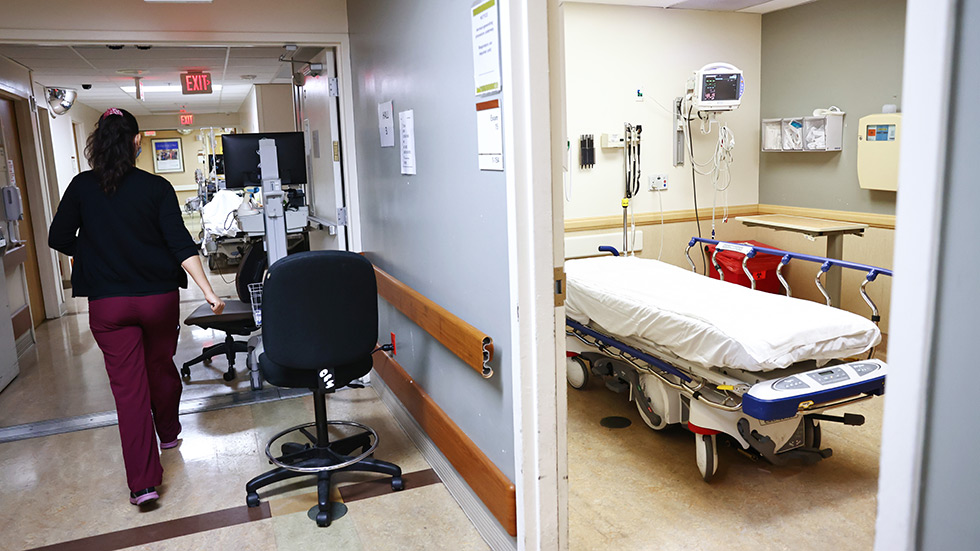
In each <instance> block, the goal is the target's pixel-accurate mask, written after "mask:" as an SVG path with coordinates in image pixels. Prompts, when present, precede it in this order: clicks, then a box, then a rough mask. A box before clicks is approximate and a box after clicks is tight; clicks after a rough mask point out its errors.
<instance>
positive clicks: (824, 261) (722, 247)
mask: <svg viewBox="0 0 980 551" xmlns="http://www.w3.org/2000/svg"><path fill="white" fill-rule="evenodd" d="M697 243H704V244H706V245H714V246H715V252H714V253H713V254H712V255H711V264H712V265H714V267H715V269H716V270H718V275H719V277H720V278H721V279H722V280H724V278H725V276H724V272H722V270H721V266H719V265H718V261H717V259H716V257H717V256H718V252H719V251H734V252H737V253H741V254H742V255H744V258H743V259H742V271H744V272H745V275H746V276H748V278H749V282H750V284H751V287H752V288H753V289H755V277H754V276H753V275H752V271H751V270H749V267H748V262H749V259H750V258H753V257H755V256H756V255H757V254H759V253H764V254H771V255H773V256H778V257H781V260H780V262H779V265H778V266H777V267H776V277H777V278H778V279H779V283H780V284H781V285H782V286H783V289H785V290H786V296H793V290H792V289H790V286H789V282H787V281H786V278H784V277H783V273H782V270H783V266H785V265H787V264H789V262H790V261H791V260H803V261H806V262H815V263H817V264H820V269H819V271H817V276H816V278H814V282H815V283H816V285H817V289H819V290H820V293H821V294H822V295H823V297H824V300H825V301H826V302H827V306H830V302H831V301H830V294H829V293H828V292H827V289H826V288H825V287H824V286H823V283H822V282H821V281H820V276H822V275H823V274H825V273H827V271H828V270H830V268H832V267H833V266H840V267H841V268H846V269H848V270H857V271H860V272H865V273H866V275H865V277H864V281H862V282H861V290H860V292H861V298H863V299H864V302H866V303H867V304H868V306H869V307H871V321H873V322H875V323H878V322H879V321H881V316H880V315H879V313H878V307H877V306H876V305H875V303H874V301H872V300H871V297H869V296H868V293H867V289H866V288H867V286H868V283H871V282H872V281H874V280H875V279H877V278H878V276H879V275H885V276H888V277H891V276H892V271H891V270H888V269H885V268H879V267H878V266H871V265H868V264H861V263H859V262H850V261H847V260H838V259H836V258H827V257H824V256H814V255H812V254H803V253H794V252H790V251H781V250H779V249H770V248H768V247H758V246H755V245H750V244H748V243H731V242H728V241H718V240H717V239H705V238H703V237H692V238H691V240H690V241H689V242H688V244H687V249H685V250H684V254H685V255H686V256H687V262H688V264H690V265H691V270H693V271H695V272H696V271H697V267H696V266H695V265H694V260H692V259H691V247H693V246H694V245H696V244H697Z"/></svg>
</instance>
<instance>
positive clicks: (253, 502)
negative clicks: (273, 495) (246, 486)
mask: <svg viewBox="0 0 980 551" xmlns="http://www.w3.org/2000/svg"><path fill="white" fill-rule="evenodd" d="M245 504H246V505H248V506H249V507H258V506H259V494H257V493H255V492H252V493H250V494H248V495H246V496H245Z"/></svg>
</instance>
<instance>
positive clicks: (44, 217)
mask: <svg viewBox="0 0 980 551" xmlns="http://www.w3.org/2000/svg"><path fill="white" fill-rule="evenodd" d="M32 82H33V80H32ZM0 96H2V97H4V98H6V99H9V100H11V101H12V102H13V104H14V118H15V120H16V122H17V129H18V137H19V141H20V143H19V144H18V145H19V146H20V155H21V161H22V162H23V166H24V188H25V189H26V190H27V197H26V201H25V202H26V203H27V204H28V205H29V206H30V216H31V227H30V230H31V233H32V235H34V236H35V253H36V254H35V258H36V261H37V266H38V276H39V277H40V280H41V289H40V291H41V301H42V303H43V304H32V305H31V308H32V310H34V309H40V311H42V312H44V317H45V318H46V319H51V318H57V317H60V316H61V315H62V314H63V313H64V311H65V305H64V302H65V298H64V290H63V289H62V285H61V275H60V274H61V271H60V268H59V267H58V257H57V254H58V253H56V252H55V251H53V250H52V249H50V248H48V247H47V239H44V240H42V241H40V242H38V238H37V236H47V235H48V227H49V226H50V225H51V219H52V218H53V217H54V215H53V211H52V210H51V197H50V193H49V189H48V188H49V186H48V185H47V182H48V180H47V174H46V173H45V171H44V170H43V167H44V166H45V164H46V163H45V159H44V149H43V144H42V143H41V141H40V136H41V128H40V122H39V120H38V117H37V109H36V105H35V104H34V99H33V98H34V96H31V95H29V94H28V93H27V92H26V91H25V90H22V89H19V88H14V87H12V86H7V85H5V84H4V83H2V82H0ZM34 311H37V310H34ZM32 331H33V321H32Z"/></svg>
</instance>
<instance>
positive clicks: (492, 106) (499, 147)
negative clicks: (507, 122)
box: [476, 100, 504, 170]
mask: <svg viewBox="0 0 980 551" xmlns="http://www.w3.org/2000/svg"><path fill="white" fill-rule="evenodd" d="M476 128H477V148H478V149H479V152H480V170H503V169H504V154H503V152H504V140H503V138H502V132H501V128H500V100H492V101H484V102H482V103H478V104H476Z"/></svg>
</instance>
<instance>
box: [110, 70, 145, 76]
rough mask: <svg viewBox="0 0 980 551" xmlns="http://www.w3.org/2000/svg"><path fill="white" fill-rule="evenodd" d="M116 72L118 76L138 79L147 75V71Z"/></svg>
mask: <svg viewBox="0 0 980 551" xmlns="http://www.w3.org/2000/svg"><path fill="white" fill-rule="evenodd" d="M116 72H117V73H119V74H120V75H126V76H128V77H138V76H142V75H145V74H146V73H147V71H146V70H144V69H117V70H116Z"/></svg>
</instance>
